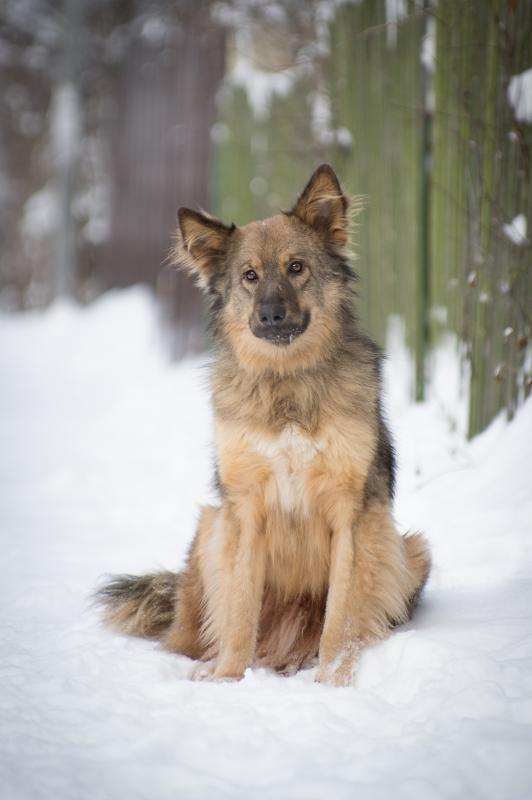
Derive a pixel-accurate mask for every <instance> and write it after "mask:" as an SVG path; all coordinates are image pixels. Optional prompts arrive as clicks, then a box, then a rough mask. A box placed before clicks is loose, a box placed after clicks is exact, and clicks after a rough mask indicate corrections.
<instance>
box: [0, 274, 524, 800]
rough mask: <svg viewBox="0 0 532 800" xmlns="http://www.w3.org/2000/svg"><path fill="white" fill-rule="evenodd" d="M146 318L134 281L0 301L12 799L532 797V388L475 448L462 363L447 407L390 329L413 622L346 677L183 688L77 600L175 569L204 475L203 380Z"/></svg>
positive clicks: (5, 773)
mask: <svg viewBox="0 0 532 800" xmlns="http://www.w3.org/2000/svg"><path fill="white" fill-rule="evenodd" d="M156 330H157V328H156V325H155V318H154V311H153V307H152V305H151V303H150V301H149V298H148V296H147V295H146V294H145V293H144V292H143V291H141V290H139V289H134V290H130V291H127V292H122V293H119V294H115V295H108V296H107V297H106V298H104V299H102V300H101V301H100V302H98V303H97V304H95V305H94V306H92V307H91V308H89V309H87V310H84V311H79V310H76V309H74V308H72V307H68V306H59V307H55V308H54V309H52V311H50V312H48V313H46V314H44V315H41V314H27V315H24V316H22V317H21V316H19V317H12V318H6V317H3V318H0V374H1V375H2V391H1V393H0V453H1V459H0V487H1V488H0V492H1V530H2V536H3V547H2V557H3V561H4V565H3V568H2V583H1V587H0V596H1V598H2V610H3V615H2V622H1V627H0V631H1V640H0V641H1V656H0V658H1V666H0V718H1V730H2V736H1V740H0V796H1V797H2V798H6V800H19V799H22V798H23V799H24V800H29V799H30V798H31V800H33V798H47V799H48V798H54V799H55V798H57V799H58V800H70V799H71V798H72V800H74V799H78V798H79V800H84V799H85V798H89V797H90V798H91V800H104V799H105V800H107V799H108V798H109V799H112V800H115V798H116V800H119V798H120V799H121V798H124V797H127V798H130V799H131V800H137V798H139V800H140V798H146V800H166V798H168V799H170V798H172V800H174V798H187V800H188V798H202V799H203V798H205V799H206V800H211V799H212V798H241V799H242V800H250V798H264V799H265V800H266V799H268V800H270V798H275V800H278V799H279V800H283V799H284V798H294V800H295V799H296V798H297V799H298V800H317V799H318V798H320V800H321V798H341V799H343V798H355V797H356V798H357V800H366V798H367V799H368V800H369V799H370V798H371V800H381V799H382V800H388V798H391V797H393V798H397V800H407V799H408V800H409V799H410V798H422V800H433V799H434V798H449V799H451V798H452V799H453V800H454V799H456V800H461V799H462V798H468V800H475V799H476V798H483V799H484V798H497V799H502V798H508V800H519V799H520V798H523V800H524V798H530V797H532V724H531V723H532V625H531V622H530V608H531V605H532V604H531V600H532V592H531V587H532V563H531V562H532V559H531V542H532V531H531V520H532V486H531V481H530V463H531V455H532V453H531V441H532V404H531V403H530V402H529V403H528V405H527V406H525V408H523V409H522V410H521V412H520V413H519V415H518V416H517V418H516V419H515V421H514V422H513V423H512V424H511V425H509V426H507V425H506V424H505V423H504V422H503V421H502V420H497V421H496V422H495V423H494V424H493V425H492V427H491V428H490V429H489V430H488V431H487V432H486V433H484V434H483V435H482V436H481V437H479V438H478V439H477V440H475V441H473V442H472V443H471V444H469V445H467V444H465V443H464V441H463V439H462V437H461V436H460V433H459V432H454V433H452V432H451V426H450V420H449V417H448V413H447V411H448V408H449V405H451V406H452V405H453V404H452V403H451V404H450V403H449V397H450V396H451V395H452V394H453V392H454V381H453V371H452V369H449V364H448V363H447V364H446V361H447V360H448V358H447V359H446V358H444V359H443V363H441V364H440V365H439V367H438V375H439V376H440V377H439V382H438V381H437V382H436V384H435V385H436V389H438V387H439V392H440V399H445V401H446V402H445V405H444V406H443V407H442V405H441V404H440V402H438V398H437V397H435V398H434V399H433V400H432V401H431V402H430V403H426V404H424V405H418V406H414V405H408V404H407V402H406V401H405V399H404V391H403V387H404V383H405V375H406V374H407V371H408V365H407V364H406V363H405V362H404V359H403V358H402V356H401V348H400V347H398V346H397V342H396V340H394V342H395V345H394V347H392V348H391V350H392V355H391V359H390V363H389V365H388V389H389V391H388V394H389V405H390V417H391V422H392V426H393V428H394V431H395V434H396V439H397V444H398V448H399V452H400V456H401V459H400V480H399V492H398V500H397V518H398V520H399V522H400V524H401V525H402V526H404V528H408V527H417V528H421V529H423V530H425V531H426V533H427V535H428V538H429V539H430V542H431V544H432V547H433V551H434V560H435V569H434V573H433V577H432V579H431V581H430V584H429V586H428V590H427V592H426V595H425V599H424V602H423V604H422V606H421V608H420V610H419V612H418V614H417V616H416V618H415V620H414V621H413V623H411V624H410V625H408V626H406V627H404V628H402V629H400V630H399V631H398V632H397V633H395V634H394V635H393V636H392V637H391V638H390V639H389V640H388V641H387V642H385V643H383V644H381V645H379V646H378V647H375V648H374V649H373V650H371V651H368V652H366V654H365V655H364V658H363V661H362V665H361V669H360V674H359V679H358V685H357V687H356V688H352V689H332V688H327V687H323V686H319V685H316V684H314V683H313V671H307V672H304V673H302V674H299V675H297V676H296V677H293V678H290V679H286V678H281V677H277V676H276V675H274V674H271V673H268V672H266V671H264V670H259V671H251V670H249V671H248V672H247V674H246V677H245V679H244V680H243V681H242V683H240V684H237V685H213V684H205V683H199V684H198V683H191V682H189V681H187V680H186V674H187V672H188V670H189V669H190V661H188V660H187V659H186V658H182V657H174V656H171V655H168V654H165V653H162V652H160V651H158V650H157V648H156V646H155V645H153V644H152V643H150V642H144V641H139V640H133V639H127V638H121V637H119V636H116V635H113V634H111V633H109V632H107V631H105V630H103V629H101V628H100V627H99V625H98V619H97V615H96V613H95V612H94V610H92V609H91V608H90V607H89V606H88V603H87V597H88V595H89V593H90V592H91V590H92V589H93V587H94V586H95V584H96V583H97V581H98V580H99V578H100V577H101V575H102V574H103V573H107V572H114V571H120V572H123V571H127V572H144V571H147V570H149V569H153V568H154V567H156V568H157V567H168V568H173V567H177V566H178V565H179V563H180V561H181V560H182V558H183V556H184V553H185V550H186V546H187V543H188V541H189V539H190V537H191V536H192V533H193V529H194V523H195V519H196V515H197V505H198V502H200V501H201V500H202V499H205V497H206V496H207V495H208V492H209V472H210V462H211V451H210V445H209V438H210V415H209V410H208V402H207V397H206V394H205V390H204V388H203V385H204V382H205V381H204V374H203V375H202V370H201V369H199V366H198V364H197V363H186V364H184V365H181V366H178V367H169V366H168V365H167V364H166V363H165V360H164V357H163V355H162V352H161V349H160V348H158V346H157V333H156ZM442 408H445V409H447V410H446V411H443V410H442ZM458 411H459V409H458V408H457V419H458V423H459V424H458V431H459V428H460V414H459V413H458Z"/></svg>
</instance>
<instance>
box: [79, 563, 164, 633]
mask: <svg viewBox="0 0 532 800" xmlns="http://www.w3.org/2000/svg"><path fill="white" fill-rule="evenodd" d="M178 579H179V575H178V574H177V573H175V572H157V573H154V574H152V575H139V576H137V575H115V576H113V577H111V578H110V579H109V580H108V581H107V583H105V584H104V586H102V588H101V589H99V590H98V591H97V592H96V593H95V595H94V599H95V601H96V603H98V604H99V605H101V606H103V608H104V621H105V623H106V624H107V625H109V626H110V627H112V628H115V629H117V630H119V631H121V632H122V633H126V634H129V635H130V636H143V637H145V638H148V639H158V638H160V636H161V635H162V634H163V633H164V631H165V630H166V629H167V628H168V627H169V626H170V624H171V622H172V620H173V618H174V610H175V603H176V592H177V584H178Z"/></svg>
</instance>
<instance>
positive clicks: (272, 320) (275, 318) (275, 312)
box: [259, 300, 286, 328]
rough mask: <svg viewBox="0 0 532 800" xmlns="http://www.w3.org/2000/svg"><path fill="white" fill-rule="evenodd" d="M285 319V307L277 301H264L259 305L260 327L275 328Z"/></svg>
mask: <svg viewBox="0 0 532 800" xmlns="http://www.w3.org/2000/svg"><path fill="white" fill-rule="evenodd" d="M285 317H286V310H285V307H284V305H283V304H282V303H280V302H279V301H278V300H266V301H264V302H263V303H261V304H260V307H259V320H260V322H261V324H262V325H267V326H268V327H269V328H275V327H277V325H280V324H281V323H282V321H283V320H284V318H285Z"/></svg>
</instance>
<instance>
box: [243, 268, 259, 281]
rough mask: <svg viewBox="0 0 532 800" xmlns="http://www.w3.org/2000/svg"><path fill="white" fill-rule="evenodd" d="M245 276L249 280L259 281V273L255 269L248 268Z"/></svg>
mask: <svg viewBox="0 0 532 800" xmlns="http://www.w3.org/2000/svg"><path fill="white" fill-rule="evenodd" d="M244 278H245V279H246V280H247V281H257V280H258V279H259V276H258V275H257V273H256V272H255V270H254V269H248V270H246V271H245V272H244Z"/></svg>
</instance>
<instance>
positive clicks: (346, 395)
mask: <svg viewBox="0 0 532 800" xmlns="http://www.w3.org/2000/svg"><path fill="white" fill-rule="evenodd" d="M374 369H375V359H373V358H372V357H371V354H369V357H368V353H367V352H366V351H365V349H364V347H363V346H362V345H361V342H357V341H353V342H351V343H350V344H349V346H348V347H343V348H338V349H337V350H336V351H335V352H334V353H331V354H330V356H329V357H328V358H327V359H326V360H324V361H323V362H320V363H318V364H316V365H315V366H314V367H313V368H312V369H302V370H299V371H294V372H293V373H290V374H288V375H287V374H284V375H283V374H279V372H277V371H275V370H274V369H273V368H272V369H270V370H268V369H265V370H263V371H261V372H256V373H250V371H249V370H248V369H246V368H245V367H243V366H242V365H240V364H239V363H238V360H237V358H236V356H235V354H234V353H233V352H232V351H231V350H230V348H229V347H223V348H222V349H220V350H219V351H218V353H216V354H215V358H214V362H213V368H212V388H213V404H214V411H215V415H216V416H217V418H218V419H219V420H224V421H228V422H241V423H242V424H245V425H249V426H252V427H257V428H262V427H266V428H268V429H269V430H272V429H277V430H281V429H282V428H283V427H285V426H286V425H293V424H296V425H298V426H300V427H301V428H303V429H304V430H306V431H308V432H309V433H316V432H317V430H318V429H319V428H320V425H321V420H322V417H323V415H324V414H327V415H328V416H330V412H331V410H333V409H334V412H335V414H336V415H340V416H341V415H342V414H346V415H352V414H353V412H354V410H355V409H356V407H357V405H358V406H360V405H364V406H365V405H367V403H368V402H370V403H372V402H374V399H375V398H374V397H373V394H374V392H373V391H371V390H370V391H369V393H368V394H367V395H362V394H361V391H360V386H361V385H362V386H363V385H364V384H366V385H367V386H368V387H371V386H373V385H374V380H371V378H370V373H371V374H373V371H374ZM365 374H366V375H367V380H364V375H365ZM355 377H356V379H355ZM370 395H371V396H370Z"/></svg>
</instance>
